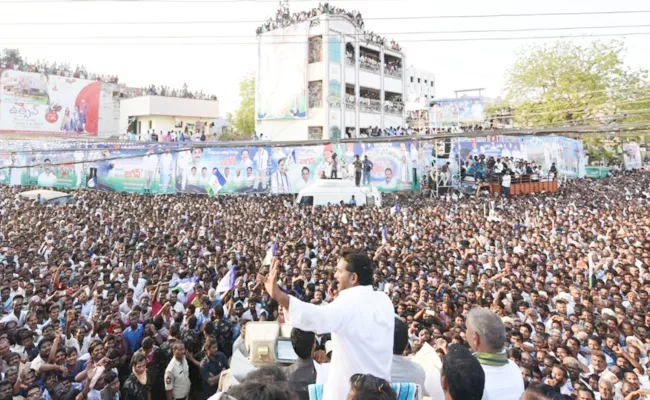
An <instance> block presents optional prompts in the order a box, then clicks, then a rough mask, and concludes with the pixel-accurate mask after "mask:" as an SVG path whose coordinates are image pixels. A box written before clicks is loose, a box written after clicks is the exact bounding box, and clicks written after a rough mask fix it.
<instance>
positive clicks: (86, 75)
mask: <svg viewBox="0 0 650 400" xmlns="http://www.w3.org/2000/svg"><path fill="white" fill-rule="evenodd" d="M3 53H4V54H7V57H6V58H1V59H0V68H1V69H13V70H16V71H23V72H33V73H40V74H47V75H57V76H65V77H68V78H76V79H88V80H93V81H102V82H104V83H119V78H118V77H117V76H116V75H104V74H97V73H94V72H88V71H87V70H86V67H85V66H83V65H77V66H76V67H74V68H73V67H72V66H71V65H70V64H69V63H57V62H50V61H47V60H40V59H39V60H36V62H30V61H28V60H26V59H23V58H22V57H20V55H19V53H18V50H15V49H4V50H3ZM10 55H11V56H10Z"/></svg>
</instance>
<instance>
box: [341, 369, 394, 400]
mask: <svg viewBox="0 0 650 400" xmlns="http://www.w3.org/2000/svg"><path fill="white" fill-rule="evenodd" d="M350 385H351V389H350V393H349V395H348V400H396V399H397V394H396V393H395V391H394V390H393V388H392V387H391V386H390V383H388V382H387V381H385V380H384V379H381V378H377V377H376V376H373V375H370V374H366V375H364V374H354V375H352V376H351V377H350Z"/></svg>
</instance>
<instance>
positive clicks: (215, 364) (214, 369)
mask: <svg viewBox="0 0 650 400" xmlns="http://www.w3.org/2000/svg"><path fill="white" fill-rule="evenodd" d="M204 349H205V352H206V355H205V357H204V358H203V360H201V367H200V368H201V380H202V381H203V382H202V385H201V395H200V396H199V399H200V400H206V399H208V398H210V397H211V396H212V395H213V394H215V393H216V392H217V387H218V386H219V378H220V377H221V372H222V371H224V370H226V369H228V359H227V358H226V355H225V354H223V353H222V352H220V351H219V345H218V344H217V342H216V341H215V340H213V339H208V341H207V342H206V343H205V348H204Z"/></svg>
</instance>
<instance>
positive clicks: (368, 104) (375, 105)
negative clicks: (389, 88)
mask: <svg viewBox="0 0 650 400" xmlns="http://www.w3.org/2000/svg"><path fill="white" fill-rule="evenodd" d="M359 109H360V110H361V112H369V113H376V114H381V101H380V100H374V99H367V98H365V97H361V98H359Z"/></svg>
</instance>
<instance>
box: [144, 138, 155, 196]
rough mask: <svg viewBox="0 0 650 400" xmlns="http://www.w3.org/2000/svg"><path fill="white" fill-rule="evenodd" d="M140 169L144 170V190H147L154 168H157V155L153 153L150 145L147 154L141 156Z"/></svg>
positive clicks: (149, 188) (151, 181) (148, 189)
mask: <svg viewBox="0 0 650 400" xmlns="http://www.w3.org/2000/svg"><path fill="white" fill-rule="evenodd" d="M142 169H143V170H144V190H145V192H149V191H151V184H152V183H153V177H154V175H155V174H156V169H158V155H157V154H154V152H153V148H152V147H150V148H149V152H148V153H147V155H146V156H144V157H142Z"/></svg>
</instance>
